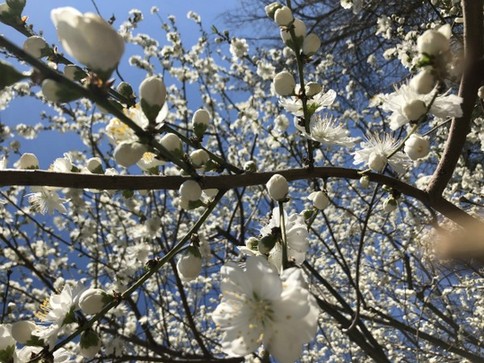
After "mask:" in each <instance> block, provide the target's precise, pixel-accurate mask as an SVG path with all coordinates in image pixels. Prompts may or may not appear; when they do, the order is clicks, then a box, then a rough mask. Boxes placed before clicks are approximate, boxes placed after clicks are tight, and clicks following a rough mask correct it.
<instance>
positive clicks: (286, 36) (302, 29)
mask: <svg viewBox="0 0 484 363" xmlns="http://www.w3.org/2000/svg"><path fill="white" fill-rule="evenodd" d="M291 28H292V29H294V35H295V36H296V45H297V46H298V48H299V47H300V46H301V45H302V42H303V39H304V36H305V35H306V24H304V22H303V21H302V20H300V19H295V20H294V22H293V23H292V26H291V27H288V28H281V38H282V41H283V42H284V44H286V45H287V46H288V47H290V48H294V42H293V39H292V36H291V30H290V29H291Z"/></svg>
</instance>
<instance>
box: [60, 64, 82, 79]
mask: <svg viewBox="0 0 484 363" xmlns="http://www.w3.org/2000/svg"><path fill="white" fill-rule="evenodd" d="M64 76H66V77H67V78H69V79H70V80H71V81H80V80H81V79H83V78H86V73H85V72H84V71H83V70H82V69H81V68H79V67H78V66H76V65H74V64H68V65H66V66H65V67H64Z"/></svg>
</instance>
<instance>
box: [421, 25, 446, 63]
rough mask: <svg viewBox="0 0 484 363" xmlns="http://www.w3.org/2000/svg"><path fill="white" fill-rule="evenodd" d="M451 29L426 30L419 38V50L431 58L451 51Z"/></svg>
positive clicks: (444, 27)
mask: <svg viewBox="0 0 484 363" xmlns="http://www.w3.org/2000/svg"><path fill="white" fill-rule="evenodd" d="M449 38H450V27H446V26H445V25H444V26H442V27H440V28H439V30H435V29H430V30H426V31H425V32H424V33H423V34H422V35H421V36H419V37H418V38H417V50H418V52H419V53H424V54H427V55H429V56H437V55H439V54H441V53H445V52H447V51H448V50H449V47H450V43H449Z"/></svg>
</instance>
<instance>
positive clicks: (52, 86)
mask: <svg viewBox="0 0 484 363" xmlns="http://www.w3.org/2000/svg"><path fill="white" fill-rule="evenodd" d="M42 94H43V95H44V98H45V99H46V100H47V101H50V102H54V103H58V102H70V101H73V100H76V99H78V98H79V97H80V95H79V94H77V92H76V91H73V90H71V89H70V88H68V87H65V86H63V85H62V84H61V83H58V82H56V81H54V80H52V79H44V81H43V82H42Z"/></svg>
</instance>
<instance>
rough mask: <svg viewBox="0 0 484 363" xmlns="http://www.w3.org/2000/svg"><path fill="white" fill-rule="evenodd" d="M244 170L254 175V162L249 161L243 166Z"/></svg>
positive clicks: (255, 169)
mask: <svg viewBox="0 0 484 363" xmlns="http://www.w3.org/2000/svg"><path fill="white" fill-rule="evenodd" d="M244 170H245V171H246V172H247V173H255V172H256V171H257V165H256V163H255V161H254V160H249V161H247V162H246V163H245V164H244Z"/></svg>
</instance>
